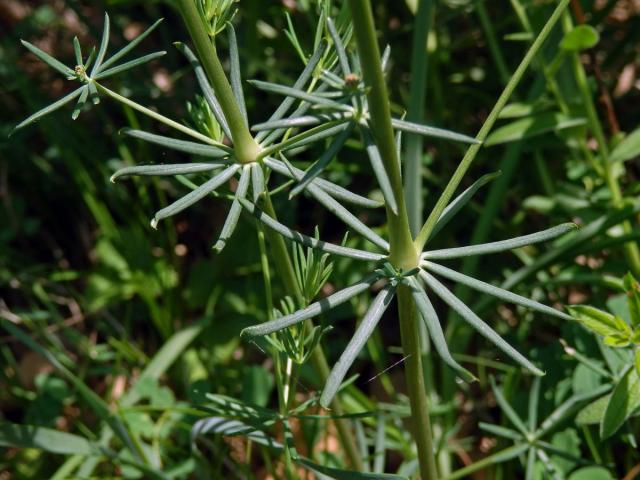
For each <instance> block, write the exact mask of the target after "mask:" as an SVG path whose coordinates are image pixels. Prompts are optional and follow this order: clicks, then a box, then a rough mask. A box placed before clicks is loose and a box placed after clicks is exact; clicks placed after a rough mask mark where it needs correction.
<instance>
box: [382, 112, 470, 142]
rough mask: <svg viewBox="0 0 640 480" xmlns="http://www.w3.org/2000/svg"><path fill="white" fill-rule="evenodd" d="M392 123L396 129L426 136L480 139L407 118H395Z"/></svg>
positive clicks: (457, 140) (463, 139) (453, 139)
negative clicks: (421, 123) (410, 120)
mask: <svg viewBox="0 0 640 480" xmlns="http://www.w3.org/2000/svg"><path fill="white" fill-rule="evenodd" d="M391 125H393V128H395V129H396V130H402V131H403V132H409V133H417V134H418V135H424V136H425V137H434V138H442V139H444V140H452V141H455V142H463V143H470V144H478V143H480V141H478V140H476V139H475V138H473V137H470V136H468V135H463V134H461V133H456V132H452V131H450V130H445V129H443V128H436V127H429V126H427V125H420V124H418V123H413V122H408V121H406V120H400V119H399V118H394V119H392V120H391Z"/></svg>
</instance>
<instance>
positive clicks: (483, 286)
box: [425, 262, 573, 320]
mask: <svg viewBox="0 0 640 480" xmlns="http://www.w3.org/2000/svg"><path fill="white" fill-rule="evenodd" d="M425 268H426V269H427V270H428V271H430V272H435V273H437V274H440V275H442V276H443V277H446V278H448V279H449V280H453V281H454V282H458V283H462V284H463V285H466V286H468V287H470V288H473V289H474V290H477V291H479V292H483V293H486V294H488V295H493V296H494V297H496V298H499V299H501V300H504V301H506V302H510V303H515V304H516V305H521V306H523V307H526V308H530V309H531V310H535V311H536V312H540V313H544V314H545V315H551V316H552V317H556V318H560V319H562V320H573V318H572V317H571V315H567V314H566V313H564V312H561V311H559V310H556V309H555V308H551V307H548V306H546V305H543V304H542V303H539V302H536V301H535V300H531V299H529V298H526V297H523V296H521V295H517V294H515V293H512V292H510V291H509V290H505V289H503V288H500V287H496V286H494V285H491V284H490V283H486V282H482V281H480V280H476V279H475V278H472V277H469V276H467V275H464V274H462V273H459V272H456V271H455V270H451V269H450V268H447V267H443V266H442V265H438V264H437V263H431V262H427V263H426V265H425Z"/></svg>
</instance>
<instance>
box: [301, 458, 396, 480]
mask: <svg viewBox="0 0 640 480" xmlns="http://www.w3.org/2000/svg"><path fill="white" fill-rule="evenodd" d="M294 461H295V462H296V463H298V464H300V465H302V466H303V467H304V468H306V469H307V470H310V471H312V472H314V473H316V474H319V475H326V477H328V478H334V479H335V480H408V478H407V477H404V476H402V475H394V474H391V473H361V472H354V471H351V470H340V469H338V468H333V467H325V466H322V465H318V464H317V463H314V462H312V461H310V460H307V459H306V458H303V457H295V458H294Z"/></svg>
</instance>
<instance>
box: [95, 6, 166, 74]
mask: <svg viewBox="0 0 640 480" xmlns="http://www.w3.org/2000/svg"><path fill="white" fill-rule="evenodd" d="M162 20H163V19H162V18H161V19H160V20H156V22H155V23H154V24H153V25H151V26H150V27H149V28H147V29H146V30H145V31H144V32H142V33H141V34H140V35H138V36H137V37H136V38H134V39H133V40H131V41H130V42H129V43H128V44H127V45H125V46H124V47H122V48H121V49H120V50H118V51H117V52H116V53H115V54H114V55H113V56H112V57H111V58H109V59H108V60H106V61H105V62H104V63H103V64H102V68H103V69H105V68H109V65H113V64H114V63H116V62H117V61H118V60H120V59H121V58H122V57H124V56H125V55H126V54H127V53H129V52H130V51H131V50H133V49H134V48H136V47H137V46H138V44H139V43H140V42H142V41H143V40H144V39H145V38H147V36H149V34H150V33H151V32H153V31H154V30H155V29H156V27H157V26H158V25H160V23H162Z"/></svg>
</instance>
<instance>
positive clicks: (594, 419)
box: [576, 394, 611, 425]
mask: <svg viewBox="0 0 640 480" xmlns="http://www.w3.org/2000/svg"><path fill="white" fill-rule="evenodd" d="M610 400H611V394H608V395H605V396H603V397H600V398H599V399H597V400H596V401H594V402H591V403H590V404H589V405H587V406H586V407H584V408H583V409H582V410H580V412H578V415H576V423H577V424H578V425H597V424H600V423H601V422H602V419H603V418H604V412H605V411H606V410H607V405H609V401H610Z"/></svg>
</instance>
